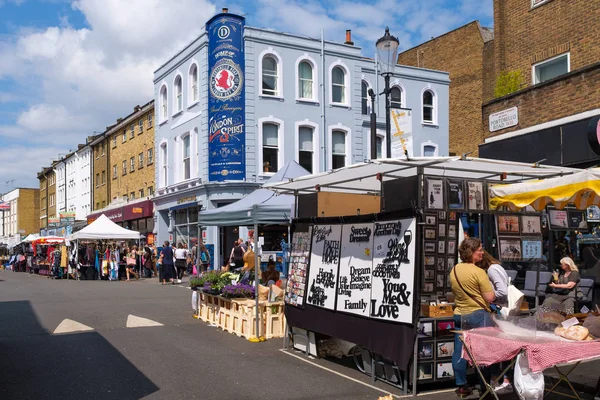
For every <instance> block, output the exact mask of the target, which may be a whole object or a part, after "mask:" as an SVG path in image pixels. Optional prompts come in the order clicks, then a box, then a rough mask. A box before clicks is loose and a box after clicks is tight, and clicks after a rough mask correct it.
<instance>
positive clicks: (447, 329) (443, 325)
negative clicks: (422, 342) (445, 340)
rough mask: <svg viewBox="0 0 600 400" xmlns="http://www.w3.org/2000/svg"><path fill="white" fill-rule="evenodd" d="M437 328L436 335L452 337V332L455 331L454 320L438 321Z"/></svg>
mask: <svg viewBox="0 0 600 400" xmlns="http://www.w3.org/2000/svg"><path fill="white" fill-rule="evenodd" d="M435 327H436V335H437V336H438V337H440V336H448V335H452V332H451V331H452V330H453V329H454V321H453V320H447V321H436V325H435Z"/></svg>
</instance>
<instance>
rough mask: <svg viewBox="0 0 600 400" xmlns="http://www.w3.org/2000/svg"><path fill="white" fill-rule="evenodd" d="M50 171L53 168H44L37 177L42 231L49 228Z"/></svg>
mask: <svg viewBox="0 0 600 400" xmlns="http://www.w3.org/2000/svg"><path fill="white" fill-rule="evenodd" d="M50 171H52V168H42V171H41V172H38V176H37V177H38V181H39V182H40V229H45V228H47V227H48V216H49V215H48V208H49V207H48V204H49V195H48V192H49V191H48V185H49V184H50V173H49V172H50ZM55 212H56V209H55Z"/></svg>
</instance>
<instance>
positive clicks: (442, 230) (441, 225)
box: [438, 223, 446, 237]
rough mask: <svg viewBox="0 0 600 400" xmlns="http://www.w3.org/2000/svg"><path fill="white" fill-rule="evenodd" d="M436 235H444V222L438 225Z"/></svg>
mask: <svg viewBox="0 0 600 400" xmlns="http://www.w3.org/2000/svg"><path fill="white" fill-rule="evenodd" d="M438 236H439V237H446V224H445V223H444V224H439V225H438Z"/></svg>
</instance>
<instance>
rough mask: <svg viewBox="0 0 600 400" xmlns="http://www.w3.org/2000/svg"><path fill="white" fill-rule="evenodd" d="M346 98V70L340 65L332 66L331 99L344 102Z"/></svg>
mask: <svg viewBox="0 0 600 400" xmlns="http://www.w3.org/2000/svg"><path fill="white" fill-rule="evenodd" d="M346 98H347V96H346V72H345V71H344V69H343V68H342V67H339V66H338V67H333V69H332V70H331V101H332V102H333V103H340V104H345V103H346Z"/></svg>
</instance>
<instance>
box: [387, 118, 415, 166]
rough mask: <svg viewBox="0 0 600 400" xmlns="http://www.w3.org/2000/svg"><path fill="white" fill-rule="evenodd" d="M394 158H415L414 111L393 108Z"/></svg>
mask: <svg viewBox="0 0 600 400" xmlns="http://www.w3.org/2000/svg"><path fill="white" fill-rule="evenodd" d="M390 120H391V122H392V124H391V132H390V136H391V139H390V140H391V142H392V143H391V148H392V155H391V157H392V158H404V157H405V155H409V156H414V153H413V140H412V110H407V109H397V108H392V109H391V110H390Z"/></svg>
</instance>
